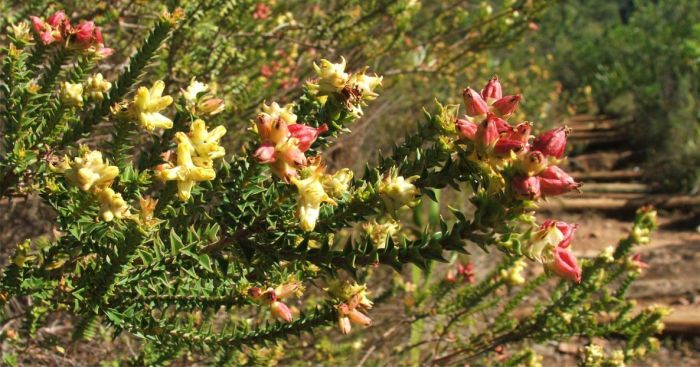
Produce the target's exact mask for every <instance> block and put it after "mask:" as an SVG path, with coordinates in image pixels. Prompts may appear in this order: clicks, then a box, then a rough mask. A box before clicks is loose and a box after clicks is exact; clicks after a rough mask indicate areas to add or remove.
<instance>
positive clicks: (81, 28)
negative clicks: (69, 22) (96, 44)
mask: <svg viewBox="0 0 700 367" xmlns="http://www.w3.org/2000/svg"><path fill="white" fill-rule="evenodd" d="M95 29H96V27H95V22H81V23H80V24H78V26H77V27H75V29H74V30H73V33H74V34H75V40H76V41H77V42H78V43H80V44H82V45H83V46H86V47H87V46H90V45H91V44H92V42H93V41H95Z"/></svg>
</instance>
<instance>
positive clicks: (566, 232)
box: [540, 219, 578, 248]
mask: <svg viewBox="0 0 700 367" xmlns="http://www.w3.org/2000/svg"><path fill="white" fill-rule="evenodd" d="M552 226H554V227H556V228H557V229H558V230H559V232H561V234H562V235H563V236H564V239H563V240H562V241H561V242H559V243H558V244H557V247H561V248H567V247H569V245H571V241H572V240H573V239H574V232H576V229H577V228H578V224H569V223H566V222H562V221H558V220H552V219H548V220H546V221H545V222H544V223H542V225H541V226H540V229H545V228H549V227H552Z"/></svg>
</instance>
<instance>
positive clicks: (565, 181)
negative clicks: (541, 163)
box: [539, 166, 581, 196]
mask: <svg viewBox="0 0 700 367" xmlns="http://www.w3.org/2000/svg"><path fill="white" fill-rule="evenodd" d="M539 177H540V187H541V188H542V194H543V195H545V196H555V195H561V194H565V193H567V192H569V191H572V190H576V189H578V188H579V187H581V184H580V183H578V182H576V181H575V180H574V178H573V177H571V176H569V174H568V173H566V172H564V170H562V169H561V168H559V167H557V166H549V167H547V168H546V169H545V170H544V171H542V173H540V175H539Z"/></svg>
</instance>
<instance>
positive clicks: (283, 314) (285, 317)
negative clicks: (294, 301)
mask: <svg viewBox="0 0 700 367" xmlns="http://www.w3.org/2000/svg"><path fill="white" fill-rule="evenodd" d="M270 311H271V312H272V315H273V316H275V317H276V318H278V319H280V320H282V321H284V322H292V312H291V311H289V307H287V305H285V304H284V303H282V302H280V301H274V302H272V303H271V304H270Z"/></svg>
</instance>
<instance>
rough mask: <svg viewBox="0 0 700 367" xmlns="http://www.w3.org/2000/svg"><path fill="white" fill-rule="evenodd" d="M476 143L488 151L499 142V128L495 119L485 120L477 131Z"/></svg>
mask: <svg viewBox="0 0 700 367" xmlns="http://www.w3.org/2000/svg"><path fill="white" fill-rule="evenodd" d="M475 138H476V143H477V145H478V146H480V147H482V148H484V149H486V150H488V149H492V148H493V147H494V145H496V142H497V141H498V138H499V134H498V126H497V125H496V121H495V120H493V119H489V118H487V119H484V121H482V122H481V123H480V124H479V126H478V127H477V129H476V135H475Z"/></svg>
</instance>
